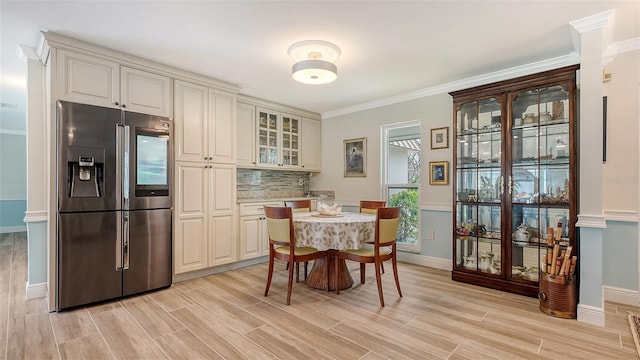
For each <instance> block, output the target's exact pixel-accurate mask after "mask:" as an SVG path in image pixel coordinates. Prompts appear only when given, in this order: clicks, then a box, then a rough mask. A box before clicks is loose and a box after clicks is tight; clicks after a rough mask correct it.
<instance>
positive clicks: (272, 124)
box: [257, 110, 280, 166]
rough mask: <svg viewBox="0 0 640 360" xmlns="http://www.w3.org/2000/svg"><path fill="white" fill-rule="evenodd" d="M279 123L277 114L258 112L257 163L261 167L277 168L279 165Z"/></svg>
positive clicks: (265, 111)
mask: <svg viewBox="0 0 640 360" xmlns="http://www.w3.org/2000/svg"><path fill="white" fill-rule="evenodd" d="M279 121H280V119H279V116H278V114H277V113H272V112H269V111H267V110H259V111H258V122H257V131H258V163H259V164H261V165H274V166H277V165H278V164H279V162H278V160H279V156H278V155H279V154H278V150H279V149H278V143H279V137H278V131H279V128H280V126H279V125H280V124H279Z"/></svg>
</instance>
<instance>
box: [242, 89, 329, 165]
mask: <svg viewBox="0 0 640 360" xmlns="http://www.w3.org/2000/svg"><path fill="white" fill-rule="evenodd" d="M244 101H246V102H238V106H237V107H236V116H237V129H238V130H237V135H238V136H237V138H236V144H237V146H236V152H237V158H236V159H237V165H238V166H240V167H248V168H252V167H256V168H263V169H276V170H277V169H282V170H295V171H320V119H319V118H314V117H313V115H314V114H312V113H308V112H305V111H303V110H298V111H296V109H293V108H286V107H278V106H277V105H274V108H271V107H262V106H260V105H263V104H266V105H268V104H267V103H264V102H259V101H256V104H258V105H256V104H254V103H252V102H251V101H249V100H244Z"/></svg>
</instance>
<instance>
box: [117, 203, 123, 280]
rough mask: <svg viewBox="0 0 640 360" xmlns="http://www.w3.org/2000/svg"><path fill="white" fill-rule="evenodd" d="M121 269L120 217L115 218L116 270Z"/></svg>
mask: <svg viewBox="0 0 640 360" xmlns="http://www.w3.org/2000/svg"><path fill="white" fill-rule="evenodd" d="M118 270H122V218H121V217H120V216H118V217H117V219H116V271H118Z"/></svg>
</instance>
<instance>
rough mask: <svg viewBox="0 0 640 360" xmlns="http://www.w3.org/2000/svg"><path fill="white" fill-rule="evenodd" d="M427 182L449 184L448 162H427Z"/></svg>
mask: <svg viewBox="0 0 640 360" xmlns="http://www.w3.org/2000/svg"><path fill="white" fill-rule="evenodd" d="M429 184H431V185H447V184H449V162H448V161H430V162H429Z"/></svg>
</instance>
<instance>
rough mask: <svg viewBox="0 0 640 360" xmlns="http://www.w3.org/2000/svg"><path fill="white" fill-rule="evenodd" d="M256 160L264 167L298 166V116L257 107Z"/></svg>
mask: <svg viewBox="0 0 640 360" xmlns="http://www.w3.org/2000/svg"><path fill="white" fill-rule="evenodd" d="M256 112H257V113H258V114H257V115H258V118H257V120H256V131H257V133H256V138H257V140H258V144H257V150H258V154H257V162H258V164H259V165H261V166H265V167H280V168H299V167H300V117H297V116H293V115H288V114H281V113H279V112H277V111H272V110H269V109H264V108H258V109H257V111H256Z"/></svg>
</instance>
